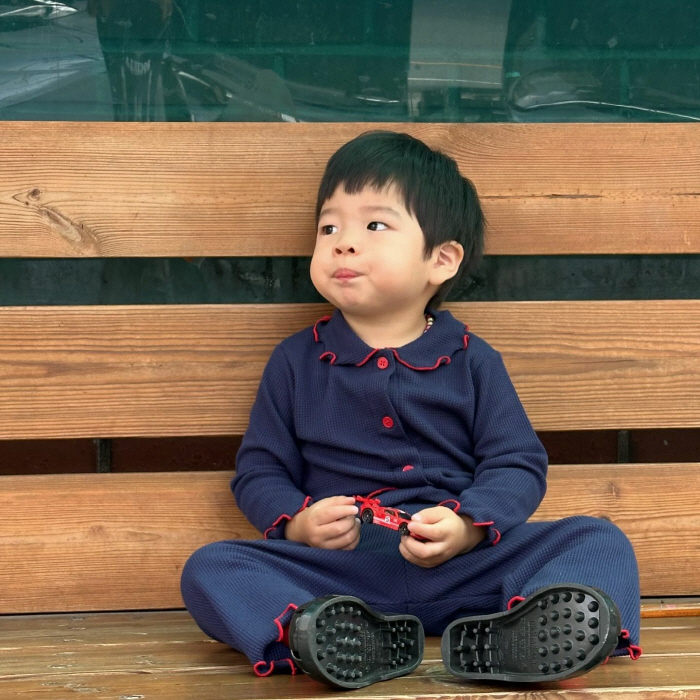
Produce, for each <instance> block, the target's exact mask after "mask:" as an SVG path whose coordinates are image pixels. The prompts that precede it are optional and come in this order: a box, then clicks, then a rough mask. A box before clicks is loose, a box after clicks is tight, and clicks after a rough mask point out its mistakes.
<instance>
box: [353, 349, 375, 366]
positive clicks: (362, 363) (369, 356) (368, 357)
mask: <svg viewBox="0 0 700 700" xmlns="http://www.w3.org/2000/svg"><path fill="white" fill-rule="evenodd" d="M377 352H379V348H374V350H372V352H371V353H370V354H369V355H367V357H365V359H364V360H362V362H358V363H357V364H356V365H355V367H362V365H364V364H365V362H367V361H368V360H369V359H370V358H371V357H372V355H374V354H375V353H377Z"/></svg>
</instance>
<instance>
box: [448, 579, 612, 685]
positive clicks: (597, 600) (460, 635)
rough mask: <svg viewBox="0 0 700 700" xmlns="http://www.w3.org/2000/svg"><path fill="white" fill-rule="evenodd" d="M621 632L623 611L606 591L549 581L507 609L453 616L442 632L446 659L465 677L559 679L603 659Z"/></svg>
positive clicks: (521, 680) (517, 680)
mask: <svg viewBox="0 0 700 700" xmlns="http://www.w3.org/2000/svg"><path fill="white" fill-rule="evenodd" d="M619 635H620V614H619V612H618V610H617V607H616V605H615V603H614V602H613V601H612V600H611V599H610V598H609V597H608V596H607V595H606V594H605V593H603V592H602V591H599V590H598V589H595V588H589V587H588V586H580V585H571V584H563V585H556V586H546V587H545V588H541V589H539V590H538V591H535V592H534V593H532V594H531V595H530V596H528V598H527V599H526V600H525V601H523V602H521V603H519V604H518V605H516V606H514V607H513V608H512V609H511V610H508V611H506V612H501V613H495V614H493V615H482V616H476V617H464V618H461V619H459V620H456V621H455V622H453V623H452V624H451V625H450V626H449V627H448V628H447V629H446V630H445V632H444V634H443V637H442V659H443V661H444V663H445V667H446V668H447V670H448V671H450V673H452V674H454V675H455V676H457V677H458V678H463V679H465V680H490V681H491V680H498V681H509V682H515V683H537V682H543V681H555V680H562V679H564V678H573V677H575V676H580V675H582V674H584V673H587V672H588V671H590V670H591V669H592V668H594V667H595V666H597V665H598V664H600V663H602V662H603V661H604V660H605V659H606V658H607V657H608V656H610V654H612V652H613V650H614V649H615V647H616V646H617V642H618V637H619Z"/></svg>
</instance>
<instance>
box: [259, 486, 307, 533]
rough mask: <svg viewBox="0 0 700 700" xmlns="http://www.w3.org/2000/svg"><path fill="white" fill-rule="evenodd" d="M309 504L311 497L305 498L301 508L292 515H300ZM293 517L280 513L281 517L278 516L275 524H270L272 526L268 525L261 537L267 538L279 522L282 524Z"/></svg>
mask: <svg viewBox="0 0 700 700" xmlns="http://www.w3.org/2000/svg"><path fill="white" fill-rule="evenodd" d="M310 502H311V496H307V497H306V499H305V500H304V503H303V504H302V506H301V508H299V510H298V511H297V512H296V513H294V515H296V514H297V513H301V511H302V510H304V508H307V507H308V505H309V503H310ZM294 515H287V514H286V513H282V515H280V517H279V518H277V520H275V522H274V523H272V525H270V527H268V528H267V530H265V532H264V533H263V537H264V538H265V539H267V536H268V535H269V534H270V533H271V532H273V531H274V530H275V529H276V528H277V526H278V525H279V524H280V523H281V522H283V521H284V520H291V519H292V518H293V517H294Z"/></svg>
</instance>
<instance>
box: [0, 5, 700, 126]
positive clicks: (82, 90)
mask: <svg viewBox="0 0 700 700" xmlns="http://www.w3.org/2000/svg"><path fill="white" fill-rule="evenodd" d="M698 29H700V3H697V2H695V0H666V2H664V3H658V2H657V1H655V2H651V0H600V1H598V2H590V1H588V0H556V1H555V0H489V1H488V2H484V1H483V0H356V1H355V2H353V3H349V2H345V1H343V2H341V1H340V0H65V1H64V2H59V1H53V0H0V119H69V120H71V119H99V120H128V121H153V120H158V121H163V120H172V121H190V120H191V121H284V120H286V121H296V120H301V121H367V122H382V121H457V122H459V121H688V120H700V46H699V43H698Z"/></svg>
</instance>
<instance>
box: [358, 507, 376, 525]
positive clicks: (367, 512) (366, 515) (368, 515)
mask: <svg viewBox="0 0 700 700" xmlns="http://www.w3.org/2000/svg"><path fill="white" fill-rule="evenodd" d="M361 517H362V522H363V523H371V522H372V521H373V520H374V514H373V513H372V511H371V509H369V508H365V509H364V510H363V511H362V516H361Z"/></svg>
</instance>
